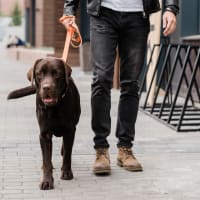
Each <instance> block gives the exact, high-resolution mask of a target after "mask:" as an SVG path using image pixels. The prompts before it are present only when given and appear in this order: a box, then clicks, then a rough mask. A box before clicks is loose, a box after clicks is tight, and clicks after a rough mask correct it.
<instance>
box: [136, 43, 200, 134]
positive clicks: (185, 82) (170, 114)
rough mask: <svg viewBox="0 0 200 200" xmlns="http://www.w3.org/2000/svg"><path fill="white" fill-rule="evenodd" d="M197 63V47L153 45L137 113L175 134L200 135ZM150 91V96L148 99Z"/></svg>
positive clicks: (199, 72) (199, 68) (199, 53)
mask: <svg viewBox="0 0 200 200" xmlns="http://www.w3.org/2000/svg"><path fill="white" fill-rule="evenodd" d="M156 49H157V50H159V51H158V52H159V53H158V58H157V62H156V63H155V64H154V66H153V69H154V70H153V72H152V76H151V79H150V81H149V83H148V84H149V86H148V88H147V90H146V91H145V92H144V89H145V87H146V77H147V73H148V71H149V68H150V67H152V58H153V56H154V53H155V50H156ZM199 61H200V46H192V45H182V44H168V45H164V44H160V45H154V46H153V49H152V51H151V54H150V56H149V60H148V62H147V66H146V68H145V70H144V73H143V78H142V81H141V87H140V91H139V96H140V98H141V96H142V97H143V98H142V100H143V102H142V105H141V106H140V108H141V110H143V111H145V112H146V113H148V114H151V115H152V116H154V117H156V118H157V119H160V120H161V121H162V122H164V123H165V124H166V125H168V126H170V127H172V128H173V129H175V130H176V131H200V91H199V90H200V65H199V64H200V63H199ZM155 82H156V84H154V83H155ZM152 91H154V92H153V95H151V96H150V93H151V94H152ZM150 98H151V101H150ZM149 102H150V103H149Z"/></svg>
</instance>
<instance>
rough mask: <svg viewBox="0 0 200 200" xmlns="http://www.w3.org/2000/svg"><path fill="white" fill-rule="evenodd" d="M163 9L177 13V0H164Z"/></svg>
mask: <svg viewBox="0 0 200 200" xmlns="http://www.w3.org/2000/svg"><path fill="white" fill-rule="evenodd" d="M164 9H165V10H168V11H171V12H173V13H174V14H175V15H177V14H178V13H179V0H165V2H164Z"/></svg>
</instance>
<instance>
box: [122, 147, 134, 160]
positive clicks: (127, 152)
mask: <svg viewBox="0 0 200 200" xmlns="http://www.w3.org/2000/svg"><path fill="white" fill-rule="evenodd" d="M122 150H123V152H124V153H125V155H126V157H129V156H131V157H133V158H134V159H135V156H134V155H133V151H132V150H131V149H130V148H126V147H122Z"/></svg>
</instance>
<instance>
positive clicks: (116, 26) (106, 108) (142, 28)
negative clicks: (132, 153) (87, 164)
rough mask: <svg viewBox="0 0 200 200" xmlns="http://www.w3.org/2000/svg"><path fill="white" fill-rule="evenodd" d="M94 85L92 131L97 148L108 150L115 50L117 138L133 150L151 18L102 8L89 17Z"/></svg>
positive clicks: (121, 143)
mask: <svg viewBox="0 0 200 200" xmlns="http://www.w3.org/2000/svg"><path fill="white" fill-rule="evenodd" d="M90 23H91V24H90V29H91V30H90V31H91V32H90V33H91V38H90V39H91V64H92V67H93V69H94V74H93V83H92V96H91V107H92V129H93V131H94V133H95V137H94V143H95V145H94V148H107V147H109V144H108V142H107V136H108V135H109V134H110V129H111V118H110V108H111V95H110V92H111V88H112V82H113V72H114V62H115V57H116V48H117V47H118V50H119V56H120V88H121V90H120V92H121V94H120V100H119V107H118V119H117V128H116V136H117V138H118V144H117V146H118V147H120V146H126V147H132V145H133V144H132V143H133V140H134V136H135V122H136V117H137V112H138V103H139V99H138V87H139V86H138V78H139V75H140V72H141V69H142V66H143V63H144V58H145V54H146V43H147V36H148V33H149V19H148V18H145V17H143V14H142V13H141V12H137V13H130V12H128V13H126V12H116V11H112V10H110V9H107V8H102V11H101V15H100V16H98V17H93V16H91V17H90Z"/></svg>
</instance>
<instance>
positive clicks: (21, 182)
mask: <svg viewBox="0 0 200 200" xmlns="http://www.w3.org/2000/svg"><path fill="white" fill-rule="evenodd" d="M29 67H30V66H26V65H25V64H22V63H18V62H15V61H12V60H9V58H6V57H5V55H4V51H3V50H2V49H0V141H1V142H0V199H1V200H10V199H13V200H44V199H48V200H54V199H55V200H121V199H126V200H132V199H134V200H199V196H200V191H199V185H200V170H199V169H200V133H199V132H197V133H177V132H175V131H173V130H171V129H170V128H168V127H166V126H164V125H163V124H161V123H159V122H158V121H156V120H154V119H153V118H151V117H149V116H147V115H145V114H144V113H142V112H139V116H138V121H137V126H136V132H137V134H136V138H135V139H136V142H135V147H134V151H135V154H136V156H137V158H138V159H139V161H140V162H141V163H142V165H143V167H144V171H143V172H137V173H132V172H128V171H125V170H124V169H122V168H120V167H118V166H117V165H116V154H117V149H116V139H115V136H114V131H115V122H116V112H117V102H118V96H119V91H117V90H113V91H112V111H111V115H112V133H111V136H110V137H109V142H110V144H111V148H110V152H111V167H112V173H111V175H110V176H104V177H101V176H95V175H93V174H92V165H93V161H94V150H93V142H92V137H93V133H92V131H91V128H90V81H91V74H85V73H83V72H82V71H80V69H79V68H74V69H73V74H72V76H73V77H74V79H75V82H76V84H77V86H78V88H79V90H80V94H81V105H82V115H81V119H80V123H79V125H78V128H77V133H76V139H75V144H74V149H73V163H72V168H73V172H74V179H73V180H72V181H63V180H60V178H59V177H60V167H61V156H60V146H61V140H60V138H54V139H53V140H54V141H53V163H54V167H55V169H54V179H55V189H54V190H52V191H40V190H39V187H38V185H39V181H40V177H41V153H40V146H39V138H38V133H39V129H38V125H37V122H36V116H35V96H34V95H33V96H29V97H25V98H21V99H18V100H12V101H7V100H6V96H7V94H8V92H9V91H11V90H13V89H16V88H20V87H23V86H26V85H27V84H29V82H28V81H27V80H26V72H27V70H28V69H29ZM102 106H103V105H102Z"/></svg>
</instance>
